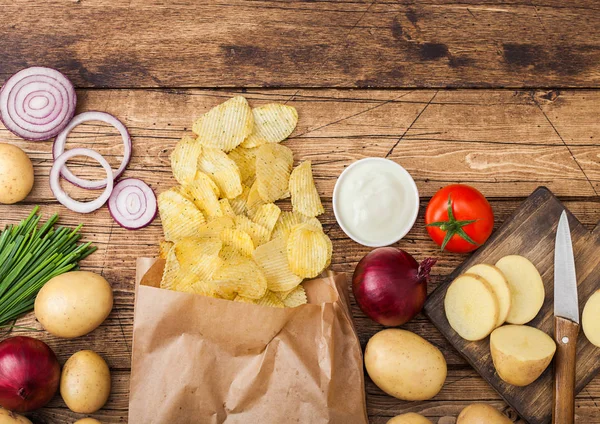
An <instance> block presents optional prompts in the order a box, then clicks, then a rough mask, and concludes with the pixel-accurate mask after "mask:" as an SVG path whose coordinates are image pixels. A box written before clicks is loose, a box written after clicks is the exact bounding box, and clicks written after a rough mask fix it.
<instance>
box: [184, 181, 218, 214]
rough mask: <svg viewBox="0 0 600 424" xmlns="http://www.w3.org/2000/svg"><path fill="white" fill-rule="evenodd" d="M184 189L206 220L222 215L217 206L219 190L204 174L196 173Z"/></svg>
mask: <svg viewBox="0 0 600 424" xmlns="http://www.w3.org/2000/svg"><path fill="white" fill-rule="evenodd" d="M186 188H187V190H188V192H189V194H190V196H191V197H192V201H193V202H194V204H195V205H196V206H197V207H198V209H200V210H201V211H202V212H203V213H204V215H205V216H206V217H207V218H212V217H215V216H222V215H223V213H222V212H221V205H220V204H219V197H218V196H219V188H218V187H217V185H216V184H215V183H214V181H213V180H212V179H211V178H210V177H209V176H208V175H206V174H205V173H204V172H202V171H198V172H196V178H194V181H192V182H191V183H190V184H189V185H188V186H187V187H186Z"/></svg>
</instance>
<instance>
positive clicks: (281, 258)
mask: <svg viewBox="0 0 600 424" xmlns="http://www.w3.org/2000/svg"><path fill="white" fill-rule="evenodd" d="M253 257H254V260H255V261H256V263H257V264H258V265H259V266H260V268H261V269H262V271H263V273H264V274H265V277H266V279H267V287H268V289H269V290H272V291H288V290H292V289H293V288H295V287H296V286H297V285H298V284H300V283H301V282H302V277H299V276H297V275H296V274H294V273H293V272H292V271H291V269H290V265H289V262H288V255H287V240H286V239H285V238H283V237H280V238H277V239H274V240H271V241H270V242H268V243H265V244H263V245H262V246H259V247H257V248H256V250H255V251H254V254H253Z"/></svg>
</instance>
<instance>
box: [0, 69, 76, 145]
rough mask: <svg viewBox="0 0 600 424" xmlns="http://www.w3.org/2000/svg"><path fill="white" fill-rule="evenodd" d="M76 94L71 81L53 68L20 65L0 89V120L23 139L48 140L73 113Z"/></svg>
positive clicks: (60, 129)
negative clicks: (22, 67) (22, 66)
mask: <svg viewBox="0 0 600 424" xmlns="http://www.w3.org/2000/svg"><path fill="white" fill-rule="evenodd" d="M76 104H77V95H76V94H75V88H74V87H73V84H71V81H69V80H68V79H67V77H65V76H64V75H63V74H61V73H60V72H58V71H57V70H56V69H51V68H43V67H40V66H35V67H32V68H27V69H23V70H21V71H19V72H17V73H16V74H14V75H13V76H12V77H10V78H9V79H8V81H6V83H4V86H3V87H2V89H1V90H0V120H1V121H2V122H3V123H4V125H5V126H6V128H7V129H8V130H9V131H11V132H12V133H13V134H15V135H17V136H19V137H22V138H24V139H26V140H48V139H49V138H52V137H54V136H55V135H57V134H58V133H59V132H61V131H62V129H63V128H65V126H66V125H67V124H68V123H69V121H70V120H71V118H73V115H74V114H75V106H76Z"/></svg>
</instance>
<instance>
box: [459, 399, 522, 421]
mask: <svg viewBox="0 0 600 424" xmlns="http://www.w3.org/2000/svg"><path fill="white" fill-rule="evenodd" d="M456 424H512V421H511V420H510V419H508V417H506V415H503V414H501V413H500V411H498V410H497V409H496V408H494V407H492V406H490V405H486V404H484V403H474V404H472V405H469V406H467V407H466V408H465V409H463V410H462V411H461V413H460V414H459V416H458V419H457V420H456Z"/></svg>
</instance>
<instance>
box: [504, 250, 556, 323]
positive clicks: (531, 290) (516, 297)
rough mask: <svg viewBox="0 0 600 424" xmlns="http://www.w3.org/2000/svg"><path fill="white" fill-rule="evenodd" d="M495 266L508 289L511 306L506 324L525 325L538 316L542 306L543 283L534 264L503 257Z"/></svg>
mask: <svg viewBox="0 0 600 424" xmlns="http://www.w3.org/2000/svg"><path fill="white" fill-rule="evenodd" d="M496 266H497V267H498V268H499V269H500V271H502V273H503V274H504V276H505V277H506V281H507V282H508V287H509V288H510V297H511V306H510V311H509V313H508V316H507V317H506V322H508V323H510V324H525V323H527V322H529V321H531V320H532V319H534V318H535V316H536V315H537V314H538V312H539V311H540V309H542V305H543V304H544V297H545V296H546V291H545V290H544V282H543V281H542V277H541V276H540V273H539V272H538V270H537V268H536V267H535V265H534V264H532V263H531V262H530V261H529V260H528V259H527V258H524V257H523V256H518V255H510V256H505V257H503V258H502V259H500V260H499V261H498V262H497V263H496Z"/></svg>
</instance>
